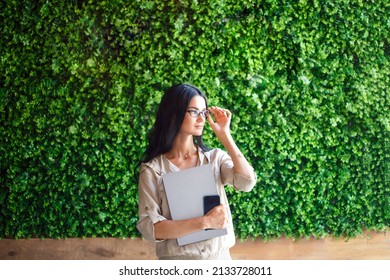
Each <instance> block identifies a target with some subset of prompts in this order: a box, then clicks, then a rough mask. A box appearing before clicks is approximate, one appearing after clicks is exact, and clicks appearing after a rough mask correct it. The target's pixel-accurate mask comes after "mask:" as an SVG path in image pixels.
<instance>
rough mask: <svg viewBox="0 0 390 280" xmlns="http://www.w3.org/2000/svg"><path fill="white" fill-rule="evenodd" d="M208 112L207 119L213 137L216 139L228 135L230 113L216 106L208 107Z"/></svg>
mask: <svg viewBox="0 0 390 280" xmlns="http://www.w3.org/2000/svg"><path fill="white" fill-rule="evenodd" d="M209 111H210V112H211V114H210V115H209V117H208V121H209V123H210V126H211V128H212V129H213V131H214V133H215V135H216V136H217V137H218V138H219V137H221V136H226V135H229V134H230V122H231V119H232V113H230V111H229V110H227V109H223V108H220V107H216V106H212V107H210V108H209ZM213 117H214V119H215V121H214V119H213Z"/></svg>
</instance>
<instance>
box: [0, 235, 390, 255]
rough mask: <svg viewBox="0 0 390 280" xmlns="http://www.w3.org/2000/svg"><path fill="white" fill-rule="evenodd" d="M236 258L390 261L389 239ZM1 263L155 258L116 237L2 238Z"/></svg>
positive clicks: (240, 247) (300, 244) (243, 248)
mask: <svg viewBox="0 0 390 280" xmlns="http://www.w3.org/2000/svg"><path fill="white" fill-rule="evenodd" d="M231 254H232V257H233V259H241V260H259V259H262V260H294V259H295V260H300V259H305V260H312V259H321V260H340V259H344V260H348V259H350V260H390V237H389V234H388V233H386V232H378V233H376V232H369V233H365V234H364V236H362V237H358V238H354V239H351V240H348V241H346V240H343V239H334V238H324V239H319V240H316V239H308V240H306V239H304V240H298V241H293V240H291V239H285V238H280V239H277V240H273V241H268V242H263V241H262V240H255V241H252V240H248V241H245V242H240V241H237V243H236V246H234V247H233V248H232V249H231ZM0 259H2V260H7V259H8V260H71V259H72V260H74V259H76V260H77V259H80V260H109V259H112V260H150V259H156V257H155V254H154V246H153V244H151V243H149V242H148V241H145V240H142V239H139V238H136V239H117V238H87V239H78V238H72V239H66V240H64V239H61V240H57V239H44V240H41V239H28V240H26V239H19V240H13V239H3V240H0Z"/></svg>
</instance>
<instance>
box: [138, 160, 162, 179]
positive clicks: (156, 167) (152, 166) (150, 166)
mask: <svg viewBox="0 0 390 280" xmlns="http://www.w3.org/2000/svg"><path fill="white" fill-rule="evenodd" d="M162 169H163V162H162V158H161V156H157V157H155V158H153V159H152V160H150V161H148V162H143V163H141V167H140V174H142V173H144V172H148V173H150V172H153V173H156V174H157V175H161V174H162Z"/></svg>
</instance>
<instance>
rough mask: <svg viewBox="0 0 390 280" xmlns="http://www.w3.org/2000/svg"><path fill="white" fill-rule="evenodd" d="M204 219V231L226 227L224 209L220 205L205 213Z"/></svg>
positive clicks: (226, 220)
mask: <svg viewBox="0 0 390 280" xmlns="http://www.w3.org/2000/svg"><path fill="white" fill-rule="evenodd" d="M204 218H205V221H206V229H222V228H226V227H227V225H228V218H227V213H226V208H225V206H224V205H222V204H220V205H218V206H216V207H214V208H213V209H211V210H210V211H209V212H207V214H206V215H205V216H204Z"/></svg>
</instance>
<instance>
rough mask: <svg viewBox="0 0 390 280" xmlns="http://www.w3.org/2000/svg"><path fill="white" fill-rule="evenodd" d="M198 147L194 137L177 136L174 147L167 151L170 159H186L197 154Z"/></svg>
mask: <svg viewBox="0 0 390 280" xmlns="http://www.w3.org/2000/svg"><path fill="white" fill-rule="evenodd" d="M197 153H198V149H197V147H196V146H195V144H194V141H193V138H192V136H191V137H187V138H186V139H183V138H180V137H177V138H176V139H175V141H174V143H173V146H172V149H171V150H170V151H169V152H167V153H166V156H167V158H169V159H184V160H187V159H189V158H191V157H193V156H196V155H197Z"/></svg>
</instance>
